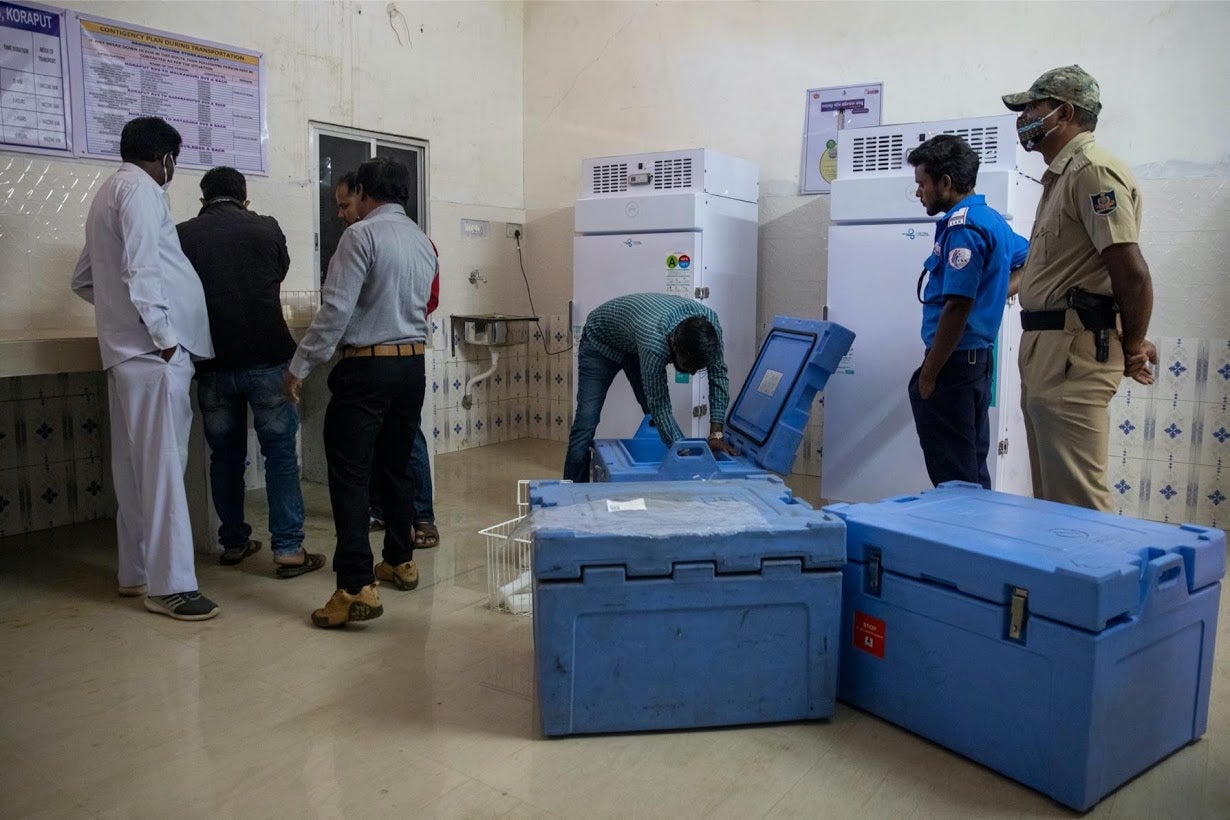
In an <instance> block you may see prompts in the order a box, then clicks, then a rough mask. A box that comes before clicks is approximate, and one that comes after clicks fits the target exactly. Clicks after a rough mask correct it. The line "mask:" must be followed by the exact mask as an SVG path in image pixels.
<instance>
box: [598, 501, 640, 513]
mask: <svg viewBox="0 0 1230 820" xmlns="http://www.w3.org/2000/svg"><path fill="white" fill-rule="evenodd" d="M643 509H645V499H643V498H634V499H632V500H631V501H612V500H611V499H609V498H608V499H607V501H606V511H607V512H622V511H623V510H643Z"/></svg>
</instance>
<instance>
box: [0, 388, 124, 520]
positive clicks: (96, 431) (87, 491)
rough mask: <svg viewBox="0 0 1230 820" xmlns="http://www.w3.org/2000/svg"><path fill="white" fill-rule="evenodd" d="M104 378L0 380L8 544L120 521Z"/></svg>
mask: <svg viewBox="0 0 1230 820" xmlns="http://www.w3.org/2000/svg"><path fill="white" fill-rule="evenodd" d="M109 429H110V426H109V421H108V414H107V380H106V376H105V375H104V374H103V373H71V374H63V375H54V376H23V377H19V378H10V379H0V536H6V535H14V534H17V533H23V532H31V531H34V530H42V529H49V528H51V527H58V526H61V525H63V524H72V523H75V522H78V521H87V520H90V519H94V518H110V517H113V516H114V515H115V492H114V490H113V489H112V485H111V469H110V440H109V438H108V436H109V433H108V430H109Z"/></svg>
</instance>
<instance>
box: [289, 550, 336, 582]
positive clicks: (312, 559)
mask: <svg viewBox="0 0 1230 820" xmlns="http://www.w3.org/2000/svg"><path fill="white" fill-rule="evenodd" d="M325 560H326V559H325V557H324V556H323V555H321V554H320V553H318V552H308V551H306V550H304V552H303V563H302V564H278V570H277V576H278V577H279V578H298V577H299V576H300V575H306V574H307V573H309V572H315V571H316V570H318V569H320V568H321V567H323V566H324V565H325Z"/></svg>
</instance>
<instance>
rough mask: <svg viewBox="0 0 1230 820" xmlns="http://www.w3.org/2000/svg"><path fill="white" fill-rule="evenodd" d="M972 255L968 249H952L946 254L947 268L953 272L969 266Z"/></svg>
mask: <svg viewBox="0 0 1230 820" xmlns="http://www.w3.org/2000/svg"><path fill="white" fill-rule="evenodd" d="M973 256H974V254H973V253H972V252H971V251H970V249H969V248H953V249H952V250H950V251H949V252H948V267H950V268H953V269H954V270H961V268H963V267H965V266H966V265H968V264H969V260H970V259H972V258H973Z"/></svg>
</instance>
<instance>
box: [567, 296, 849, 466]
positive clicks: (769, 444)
mask: <svg viewBox="0 0 1230 820" xmlns="http://www.w3.org/2000/svg"><path fill="white" fill-rule="evenodd" d="M853 342H854V333H853V332H852V331H850V330H847V329H846V328H844V327H842V326H841V325H839V324H835V323H833V322H825V321H821V320H819V319H795V318H792V317H790V316H777V317H775V318H774V319H773V327H772V329H771V330H770V331H769V334H768V336H766V337H765V340H764V344H762V345H761V346H760V352H759V353H758V354H757V356H756V362H755V364H753V365H752V372H751V373H750V374H749V375H748V377H747V381H745V382H744V383H743V388H742V389H741V390H740V391H739V395H738V397H737V398H736V399H735V401H734V402H733V403H732V404H731V405H730V408H729V411H728V413H727V415H726V419H725V430H724V434H725V435H726V437H727V439H728V440H729V441H730V442H731V443H732V444H733V445H734V446H735V447H736V448H737V449H738V451H739V455H738V456H729V455H726V454H725V453H719V454H716V455H715V454H714V453H712V452H711V451H710V450H709V446H708V444H706V443H705V441H704V439H683V440H682V441H676V442H675V443H674V444H673V445H671V446H670V447H669V448H668V447H667V445H666V444H664V443H663V442H662V437H661V436H659V435H658V431H657V429H656V428H654V427H650V426H649V419H648V417H646V419H645V420H644V421H642V422H641V426H640V429H638V430H637V431H636V433H635V435H634V436H633V437H632V438H630V439H599V440H597V441H595V442H594V445H593V458H592V460H591V465H592V466H591V468H590V472H591V475H592V478H593V480H594V481H674V480H683V479H693V478H699V479H711V478H739V477H742V476H750V475H765V474H766V473H768V472H773V473H777V474H779V475H786V474H788V473H789V472H790V470H791V468H792V467H793V466H794V459H795V456H796V455H797V454H798V452H799V442H801V441H802V440H803V430H804V428H805V427H806V426H807V419H808V416H809V415H810V413H811V405H812V402H813V401H814V400H815V398H816V393H817V392H819V391H821V390H823V389H824V386H825V384H827V383H828V380H829V376H831V375H832V374H833V371H834V370H836V369H837V365H838V364H839V363H840V362H841V357H842V356H844V355H846V353H847V351H849V350H850V345H851V344H853Z"/></svg>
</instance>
